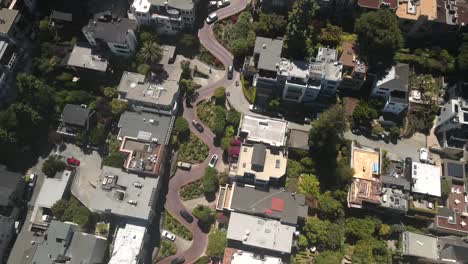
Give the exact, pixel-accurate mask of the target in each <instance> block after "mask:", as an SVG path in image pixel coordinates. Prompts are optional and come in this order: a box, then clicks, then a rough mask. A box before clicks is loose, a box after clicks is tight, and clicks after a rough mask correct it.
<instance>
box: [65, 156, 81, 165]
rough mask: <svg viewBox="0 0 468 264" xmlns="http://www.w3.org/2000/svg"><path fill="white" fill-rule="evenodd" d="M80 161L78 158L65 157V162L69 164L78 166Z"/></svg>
mask: <svg viewBox="0 0 468 264" xmlns="http://www.w3.org/2000/svg"><path fill="white" fill-rule="evenodd" d="M80 163H81V162H80V161H79V160H78V159H75V158H74V157H71V158H68V159H67V164H68V165H71V166H80Z"/></svg>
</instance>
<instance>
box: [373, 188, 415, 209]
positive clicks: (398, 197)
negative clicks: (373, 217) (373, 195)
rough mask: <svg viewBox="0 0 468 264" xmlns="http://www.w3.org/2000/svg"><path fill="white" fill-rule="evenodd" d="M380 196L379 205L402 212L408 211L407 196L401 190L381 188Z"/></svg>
mask: <svg viewBox="0 0 468 264" xmlns="http://www.w3.org/2000/svg"><path fill="white" fill-rule="evenodd" d="M380 198H381V200H380V206H383V207H386V208H390V209H394V210H399V211H404V212H406V211H408V199H409V197H408V195H407V194H405V193H404V192H403V191H402V190H398V189H393V188H382V195H381V196H380Z"/></svg>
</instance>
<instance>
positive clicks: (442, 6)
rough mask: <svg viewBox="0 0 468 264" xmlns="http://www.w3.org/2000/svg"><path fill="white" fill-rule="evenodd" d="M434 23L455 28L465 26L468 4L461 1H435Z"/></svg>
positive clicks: (467, 19) (467, 18)
mask: <svg viewBox="0 0 468 264" xmlns="http://www.w3.org/2000/svg"><path fill="white" fill-rule="evenodd" d="M436 21H437V22H438V23H441V24H444V25H448V26H455V27H457V26H465V25H467V24H468V3H467V2H466V1H463V0H437V20H436ZM445 29H446V28H445Z"/></svg>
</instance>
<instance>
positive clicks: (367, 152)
mask: <svg viewBox="0 0 468 264" xmlns="http://www.w3.org/2000/svg"><path fill="white" fill-rule="evenodd" d="M351 151H352V154H351V155H352V156H351V168H353V169H354V176H353V177H354V178H357V179H364V180H374V179H375V178H376V177H375V176H378V175H380V153H379V152H378V151H375V150H374V149H371V148H367V147H356V146H353V147H352V150H351Z"/></svg>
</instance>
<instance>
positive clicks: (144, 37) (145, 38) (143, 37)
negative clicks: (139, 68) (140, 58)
mask: <svg viewBox="0 0 468 264" xmlns="http://www.w3.org/2000/svg"><path fill="white" fill-rule="evenodd" d="M138 37H139V38H140V43H145V42H151V41H156V38H155V37H154V34H153V33H151V32H149V31H142V32H141V33H140V34H139V35H138Z"/></svg>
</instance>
